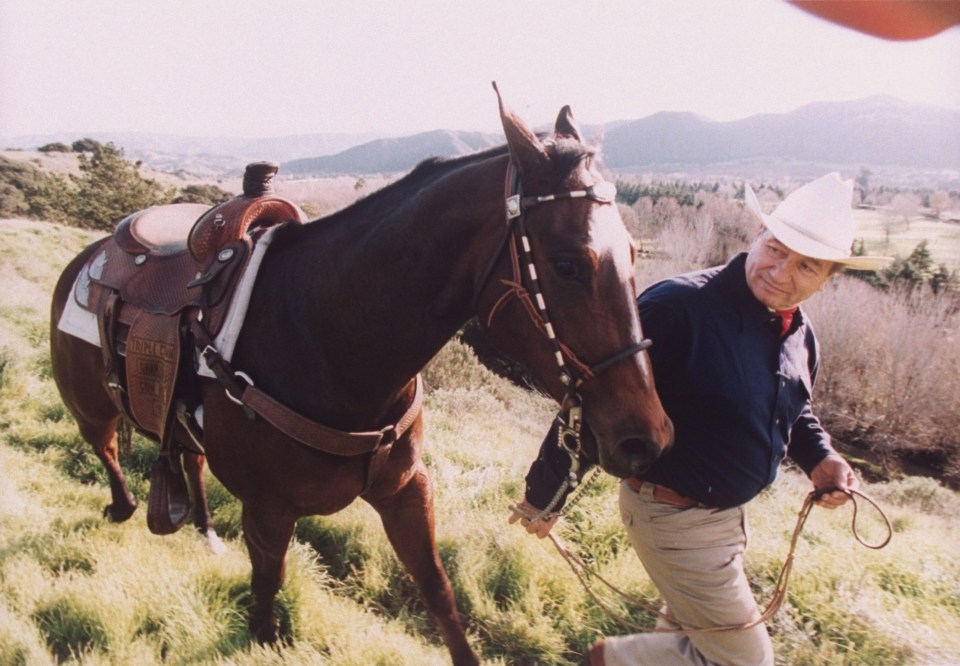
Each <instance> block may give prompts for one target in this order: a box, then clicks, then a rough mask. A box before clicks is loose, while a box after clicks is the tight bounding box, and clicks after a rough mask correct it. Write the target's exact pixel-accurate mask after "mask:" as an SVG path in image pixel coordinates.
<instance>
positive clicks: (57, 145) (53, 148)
mask: <svg viewBox="0 0 960 666" xmlns="http://www.w3.org/2000/svg"><path fill="white" fill-rule="evenodd" d="M37 150H39V151H40V152H41V153H69V152H71V148H70V146H68V145H67V144H65V143H63V142H62V141H54V142H53V143H46V144H44V145H42V146H40V147H39V148H37Z"/></svg>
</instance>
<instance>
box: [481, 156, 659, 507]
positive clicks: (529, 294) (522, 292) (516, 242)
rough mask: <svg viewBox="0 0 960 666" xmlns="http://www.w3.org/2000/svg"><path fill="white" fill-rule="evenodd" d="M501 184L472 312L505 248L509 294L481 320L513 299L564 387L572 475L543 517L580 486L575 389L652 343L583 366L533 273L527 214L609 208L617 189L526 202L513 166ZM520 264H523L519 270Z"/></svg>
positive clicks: (579, 412)
mask: <svg viewBox="0 0 960 666" xmlns="http://www.w3.org/2000/svg"><path fill="white" fill-rule="evenodd" d="M505 180H506V182H505V190H506V191H505V201H506V226H505V227H504V231H503V236H502V238H501V239H500V242H499V244H498V246H497V250H496V252H495V253H494V255H493V257H492V259H491V260H490V263H489V264H488V265H487V268H486V270H485V271H484V272H483V273H482V274H481V279H480V281H479V283H478V286H477V288H476V289H475V291H474V294H475V298H474V311H475V312H477V311H478V308H477V301H478V300H479V297H480V294H481V293H482V291H483V289H484V287H485V286H486V284H487V282H489V280H490V276H491V274H492V273H493V270H494V267H495V266H496V264H497V262H498V261H499V259H500V255H501V253H502V252H503V250H504V247H506V246H508V245H509V248H510V263H511V266H512V270H513V278H512V279H502V280H501V281H500V282H501V284H503V285H504V286H506V287H507V290H506V291H505V292H504V293H503V294H502V295H501V296H500V298H498V299H497V301H496V302H495V303H494V304H493V307H491V308H490V310H489V312H487V314H486V317H484V326H485V327H487V328H489V327H490V325H491V323H492V322H493V318H494V316H495V315H496V314H497V312H499V311H500V308H502V307H503V305H504V304H505V303H506V302H507V301H508V300H509V299H510V297H513V296H515V297H517V298H518V299H519V300H520V302H521V303H522V304H523V306H524V309H525V310H526V312H527V314H528V316H529V317H530V319H531V320H532V321H533V323H534V325H535V326H536V327H537V328H538V329H539V330H540V331H541V332H542V333H543V334H544V335H546V337H547V340H548V341H549V343H550V344H551V346H552V347H553V355H554V359H555V361H556V363H557V369H558V371H559V373H560V382H561V383H562V384H563V385H564V386H565V387H566V393H565V395H564V398H563V400H562V401H561V403H560V412H559V413H558V414H557V421H558V422H559V429H558V435H557V444H558V446H560V448H562V449H563V450H564V451H566V452H567V454H568V455H569V456H570V463H571V464H570V473H569V475H568V478H567V479H566V480H565V481H564V484H563V485H562V486H561V488H560V489H559V490H558V491H557V494H556V495H555V497H554V500H553V501H551V502H550V504H549V505H548V506H547V507H546V509H544V511H543V512H542V514H541V517H542V516H546V515H549V514H550V513H551V512H552V511H553V509H554V507H555V506H556V504H557V503H558V502H559V501H560V498H561V497H562V496H563V495H564V494H565V492H566V490H567V489H568V488H575V487H576V486H577V484H578V483H579V477H578V472H579V468H580V458H579V455H580V453H581V450H582V444H581V428H582V425H583V408H582V400H581V398H580V393H579V391H578V389H579V388H580V386H581V385H583V383H584V382H586V381H587V380H590V379H593V378H595V377H596V376H597V375H598V374H600V373H601V372H603V371H604V370H606V369H607V368H609V367H611V366H613V365H615V364H617V363H619V362H620V361H622V360H625V359H628V358H630V357H632V356H634V355H636V354H637V353H639V352H641V351H643V350H645V349H648V348H649V347H650V345H651V342H650V340H646V339H644V340H640V341H639V342H635V343H633V344H631V345H628V346H627V347H625V348H624V349H621V350H620V351H618V352H615V353H614V354H612V355H610V356H608V357H607V358H605V359H603V360H602V361H599V362H597V363H593V364H589V363H586V362H584V361H583V360H581V359H580V358H579V357H578V356H577V355H576V354H575V353H574V352H573V350H572V349H570V347H568V346H567V345H565V344H564V343H563V341H562V340H560V339H559V338H558V337H557V335H556V332H555V331H554V328H553V324H551V322H550V315H549V313H548V311H547V304H546V300H545V299H544V297H543V291H542V290H541V289H540V280H539V278H538V276H537V269H536V266H535V265H534V262H533V250H532V247H531V244H530V239H529V235H528V234H527V224H526V219H525V217H526V215H525V214H526V212H527V211H529V210H530V209H531V208H535V207H537V206H540V205H543V204H547V203H552V202H555V201H562V200H566V199H589V200H591V201H594V202H596V203H598V204H601V205H612V204H613V203H614V200H615V196H616V188H615V187H614V186H613V185H612V184H610V183H607V182H605V181H600V182H599V183H597V184H594V185H591V186H590V187H587V188H585V189H580V190H565V191H561V192H556V193H553V194H547V195H542V196H535V195H529V196H524V194H523V188H522V183H521V182H520V174H519V172H518V171H517V169H516V167H515V166H514V164H513V161H512V160H510V161H509V162H508V165H507V173H506V179H505ZM521 263H522V264H523V267H522V268H521Z"/></svg>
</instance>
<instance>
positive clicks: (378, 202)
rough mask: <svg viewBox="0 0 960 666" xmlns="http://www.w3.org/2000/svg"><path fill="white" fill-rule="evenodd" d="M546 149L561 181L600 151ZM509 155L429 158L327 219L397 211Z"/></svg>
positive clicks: (565, 143)
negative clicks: (433, 187)
mask: <svg viewBox="0 0 960 666" xmlns="http://www.w3.org/2000/svg"><path fill="white" fill-rule="evenodd" d="M544 146H545V147H546V149H547V151H548V153H549V155H550V159H551V162H552V163H553V164H554V165H555V167H556V173H555V174H554V178H556V179H557V180H558V181H562V180H564V179H565V178H567V177H568V176H569V175H570V174H572V173H573V172H574V171H575V170H576V169H577V168H578V167H579V166H580V165H581V164H583V163H584V162H585V161H589V160H592V159H593V158H594V157H595V155H596V151H595V150H594V149H593V148H591V147H589V146H585V145H584V144H582V143H580V142H579V141H576V140H573V139H559V140H556V141H546V142H545V143H544ZM507 153H508V147H507V145H506V144H504V145H500V146H495V147H493V148H487V149H485V150H480V151H478V152H475V153H469V154H467V155H458V156H456V157H429V158H427V159H425V160H423V161H421V162H420V163H418V164H417V165H416V166H415V167H414V168H413V169H411V170H410V172H409V173H408V174H406V175H405V176H403V177H402V178H400V179H398V180H396V181H394V182H392V183H390V184H389V185H386V186H384V187H382V188H380V189H379V190H377V191H375V192H371V193H370V194H368V195H367V196H365V197H363V198H361V199H359V200H357V201H355V202H354V203H353V204H351V205H350V206H347V207H346V208H344V209H343V210H340V211H338V212H336V213H333V214H332V215H330V216H329V217H328V218H327V219H328V220H329V221H332V220H333V219H334V218H337V217H339V216H341V215H344V216H345V215H354V214H357V213H360V212H361V211H367V210H369V209H370V208H380V207H383V206H387V207H390V208H391V209H393V208H395V207H396V206H398V205H400V204H401V203H402V202H403V201H406V200H407V198H408V197H409V194H410V193H411V192H415V191H417V190H419V189H421V188H423V187H426V186H427V185H429V184H430V183H433V182H435V181H437V180H439V179H440V178H442V177H444V176H446V175H447V174H450V173H453V172H455V171H457V170H459V169H461V168H464V167H467V166H470V165H473V164H478V163H480V162H484V161H486V160H489V159H493V158H497V157H501V156H503V155H506V154H507Z"/></svg>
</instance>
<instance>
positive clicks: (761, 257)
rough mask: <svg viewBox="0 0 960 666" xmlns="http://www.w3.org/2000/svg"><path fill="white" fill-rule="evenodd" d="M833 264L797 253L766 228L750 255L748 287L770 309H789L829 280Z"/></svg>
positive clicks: (755, 242) (752, 246)
mask: <svg viewBox="0 0 960 666" xmlns="http://www.w3.org/2000/svg"><path fill="white" fill-rule="evenodd" d="M832 271H833V262H830V261H824V260H822V259H811V258H810V257H805V256H804V255H802V254H797V253H796V252H794V251H793V250H791V249H789V248H788V247H787V246H786V245H784V244H783V243H781V242H780V241H778V240H777V239H776V238H774V237H773V234H771V233H770V232H769V231H768V230H766V229H764V230H763V231H762V232H761V233H760V235H759V236H757V237H756V238H755V239H754V241H753V244H752V245H751V246H750V250H749V252H748V253H747V285H749V287H750V291H751V292H753V295H754V296H755V297H756V299H757V300H758V301H760V302H761V303H763V304H764V305H766V306H767V307H768V308H770V309H771V310H788V309H790V308H792V307H794V306H796V305H800V304H801V303H802V302H803V301H805V300H807V299H808V298H810V297H811V296H812V295H813V294H815V293H816V292H818V291H820V289H821V288H822V287H823V285H825V284H826V283H827V280H829V279H830V276H831V275H832Z"/></svg>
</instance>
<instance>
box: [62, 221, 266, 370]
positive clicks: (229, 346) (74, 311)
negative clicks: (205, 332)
mask: <svg viewBox="0 0 960 666" xmlns="http://www.w3.org/2000/svg"><path fill="white" fill-rule="evenodd" d="M279 228H280V227H279V226H275V227H271V228H269V229H267V231H265V232H264V234H263V235H262V236H261V237H260V239H259V240H258V241H257V243H256V245H255V246H254V248H253V254H252V255H251V256H250V261H249V262H248V263H247V266H246V268H245V269H244V272H243V275H242V276H241V277H240V282H239V284H238V285H237V290H236V292H235V294H234V298H233V302H231V303H230V307H229V308H228V310H227V315H226V317H225V319H224V322H223V327H222V328H221V329H220V333H218V334H217V337H216V338H215V339H214V344H215V346H216V348H217V351H219V352H220V355H221V356H223V358H224V359H226V360H227V361H228V362H229V361H230V360H232V358H233V350H234V347H235V346H236V344H237V339H238V338H239V337H240V330H241V329H242V327H243V321H244V319H246V317H247V308H248V307H249V306H250V294H251V293H252V292H253V285H254V282H255V281H256V279H257V273H258V272H259V271H260V263H261V262H262V261H263V257H264V255H265V254H266V252H267V248H269V247H270V243H271V241H272V240H273V236H274V233H276V231H277V229H279ZM89 281H90V274H89V272H88V271H87V268H86V267H84V269H83V270H82V271H80V274H79V275H78V276H77V279H76V281H75V282H74V285H73V289H72V290H71V295H72V298H68V299H67V304H66V307H64V310H63V314H62V315H61V316H60V321H59V322H57V328H58V329H59V330H61V331H63V332H64V333H66V334H67V335H72V336H74V337H76V338H80V339H81V340H83V341H85V342H89V343H90V344H92V345H94V346H96V347H99V346H100V333H99V329H98V327H97V316H96V315H95V314H94V313H92V312H90V311H89V310H85V309H83V307H81V305H80V303H79V302H78V298H79V299H83V295H84V294H85V293H86V291H87V290H88V289H89ZM197 368H198V369H197V374H198V375H200V376H201V377H210V378H211V379H213V378H215V376H214V374H213V371H211V370H210V369H209V368H208V367H207V365H206V363H204V362H203V359H201V358H200V355H199V352H197Z"/></svg>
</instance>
